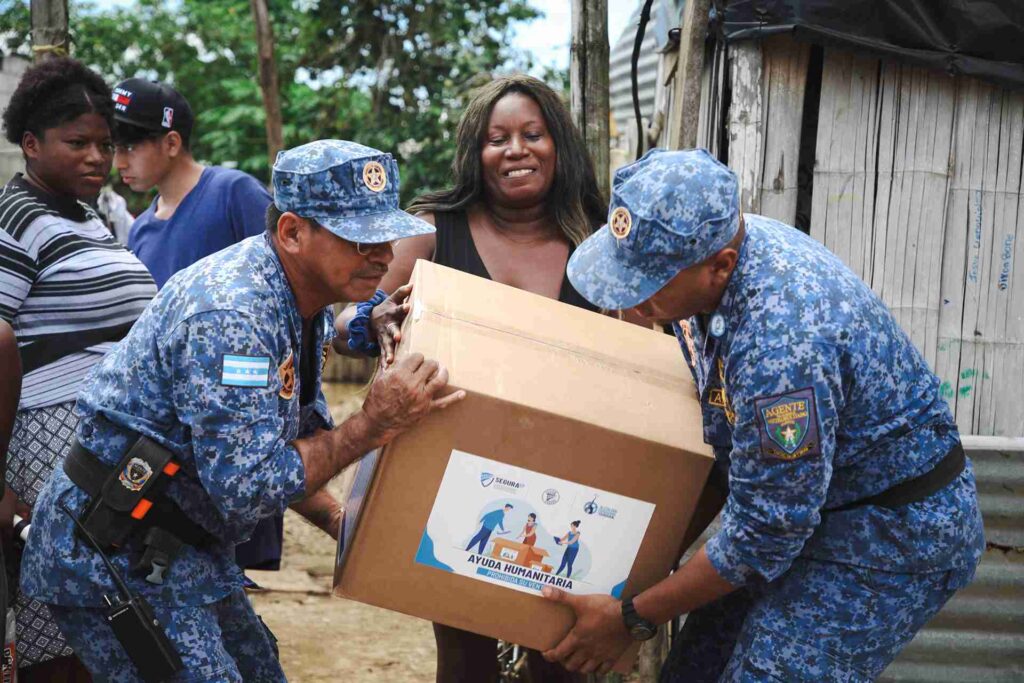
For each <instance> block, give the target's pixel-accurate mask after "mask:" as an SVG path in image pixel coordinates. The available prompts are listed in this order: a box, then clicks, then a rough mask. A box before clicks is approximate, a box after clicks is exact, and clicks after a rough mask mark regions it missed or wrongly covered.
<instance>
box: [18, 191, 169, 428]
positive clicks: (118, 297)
mask: <svg viewBox="0 0 1024 683" xmlns="http://www.w3.org/2000/svg"><path fill="white" fill-rule="evenodd" d="M155 295H156V284H155V283H154V282H153V278H152V277H151V276H150V275H149V272H148V271H147V270H146V267H145V266H144V265H143V264H142V262H140V261H139V260H138V259H137V258H135V256H133V255H132V254H131V252H129V251H128V250H127V249H125V248H124V247H123V246H122V245H120V244H119V243H118V242H117V241H116V240H115V239H114V237H113V236H112V235H111V234H110V231H109V230H107V228H106V226H105V225H104V224H103V221H102V220H100V218H99V216H98V215H97V214H96V212H95V211H93V210H92V208H90V207H89V206H88V205H86V204H83V203H81V202H78V201H74V200H69V199H65V198H60V197H54V196H52V195H50V194H48V193H46V192H43V191H41V190H39V189H38V188H36V187H35V186H33V185H31V184H30V183H28V182H27V181H26V180H25V179H24V177H23V176H22V175H21V174H18V175H16V176H15V177H14V178H12V179H11V181H10V182H8V183H7V185H5V186H4V187H3V189H2V190H0V318H2V319H3V320H5V321H7V322H9V323H10V324H11V326H12V327H13V328H14V333H15V335H17V338H18V348H19V350H20V351H21V352H22V356H23V357H24V356H25V355H26V352H27V351H29V348H30V347H31V346H32V345H40V344H41V345H47V344H49V345H51V348H56V347H55V346H53V345H58V344H61V343H62V342H63V341H65V340H67V339H68V335H75V334H82V333H86V332H95V331H99V332H102V331H103V330H106V329H108V328H109V329H116V328H119V327H123V326H125V325H130V324H131V323H133V322H134V321H135V320H136V319H137V318H138V317H139V315H140V314H141V313H142V311H143V309H144V308H145V307H146V304H147V303H149V300H150V299H152V298H153V297H154V296H155ZM111 345H112V342H98V343H97V344H95V345H93V346H88V347H86V348H85V350H83V351H76V352H73V353H70V354H68V355H65V356H63V357H61V358H57V359H56V360H53V361H52V362H49V363H47V364H45V365H43V366H42V367H39V368H38V369H36V370H32V371H30V372H28V373H26V374H25V376H24V378H23V379H22V389H21V403H20V405H19V410H29V409H33V408H42V407H45V406H50V405H54V404H57V403H62V402H64V401H71V400H74V399H75V396H76V394H77V393H78V389H79V386H80V385H81V382H82V380H83V379H84V378H85V376H86V374H87V373H88V371H89V370H90V369H91V368H92V366H93V365H95V364H96V363H98V362H99V361H100V359H101V358H102V357H103V355H104V354H105V353H106V352H107V351H108V350H109V349H110V347H111ZM41 348H42V349H45V348H47V347H46V346H43V347H38V348H35V349H34V351H35V352H38V351H39V350H40V349H41Z"/></svg>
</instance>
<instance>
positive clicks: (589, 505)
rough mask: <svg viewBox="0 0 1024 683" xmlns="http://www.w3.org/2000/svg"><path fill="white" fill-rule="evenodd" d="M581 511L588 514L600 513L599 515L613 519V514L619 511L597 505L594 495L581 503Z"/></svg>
mask: <svg viewBox="0 0 1024 683" xmlns="http://www.w3.org/2000/svg"><path fill="white" fill-rule="evenodd" d="M583 511H584V512H586V513H587V514H588V515H600V516H601V517H607V518H608V519H615V515H617V514H618V513H619V511H618V510H616V509H615V508H613V507H609V506H607V505H598V504H597V496H596V495H595V496H594V497H593V498H591V499H590V500H589V501H587V502H586V503H584V504H583Z"/></svg>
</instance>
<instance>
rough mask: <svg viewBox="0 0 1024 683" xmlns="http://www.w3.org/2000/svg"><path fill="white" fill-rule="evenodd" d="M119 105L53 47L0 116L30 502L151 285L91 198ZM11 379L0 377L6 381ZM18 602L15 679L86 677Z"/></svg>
mask: <svg viewBox="0 0 1024 683" xmlns="http://www.w3.org/2000/svg"><path fill="white" fill-rule="evenodd" d="M113 113H114V112H113V103H112V101H111V93H110V89H109V88H108V87H107V85H106V84H105V83H104V82H103V79H102V78H100V76H99V75H97V74H96V73H94V72H93V71H91V70H89V69H88V68H86V67H85V66H83V65H82V64H80V63H79V62H77V61H75V60H73V59H70V58H67V57H56V58H51V59H48V60H47V61H44V62H42V63H41V64H38V65H36V66H33V67H32V68H30V69H29V70H27V71H26V72H25V74H24V76H23V77H22V79H21V82H20V83H19V84H18V88H17V90H15V92H14V95H13V96H12V97H11V101H10V104H9V105H8V107H7V110H6V111H5V112H4V115H3V125H4V132H5V134H6V136H7V139H8V140H10V141H11V143H13V144H15V145H20V146H21V150H22V154H23V156H24V158H25V173H24V174H20V173H19V174H17V175H15V176H14V178H12V179H11V180H10V181H9V182H8V183H7V185H6V186H4V188H3V189H2V190H0V320H3V321H5V322H7V323H9V324H10V325H11V327H13V329H14V333H15V335H16V337H17V344H18V351H19V352H20V356H21V362H22V374H23V376H22V385H21V400H20V403H19V405H18V409H17V414H16V416H15V421H14V430H13V434H12V435H11V441H10V446H9V448H8V452H7V463H8V469H7V485H8V486H9V487H10V488H11V489H12V490H13V491H14V493H15V495H17V497H18V498H19V499H20V501H21V502H22V503H24V504H26V505H28V506H31V505H32V504H33V503H34V502H35V498H36V495H37V493H38V492H39V490H40V489H41V488H42V486H43V484H44V483H45V482H46V479H47V478H48V477H49V474H50V473H51V472H52V471H53V470H54V468H56V467H59V466H61V464H62V462H63V459H64V456H65V455H66V453H67V449H68V447H69V444H70V440H71V438H72V436H73V435H74V433H75V426H76V424H77V417H76V416H75V413H74V402H75V396H76V394H77V392H78V387H79V385H80V383H81V381H82V379H83V378H84V377H85V375H86V374H87V373H88V371H89V370H90V368H92V366H94V365H96V364H97V363H98V362H99V361H100V359H101V358H102V357H103V355H104V354H105V353H106V352H107V351H108V350H109V348H110V346H111V345H112V343H113V342H114V341H116V340H118V339H120V338H121V337H123V336H124V334H125V333H126V332H127V330H128V328H130V327H131V325H132V323H134V322H135V320H136V319H137V318H138V317H139V315H140V314H141V313H142V310H143V309H144V308H145V307H146V304H147V303H148V302H149V300H150V299H151V298H153V296H154V295H155V294H156V285H155V284H154V282H153V279H152V278H151V277H150V275H149V273H148V272H147V270H146V267H145V266H144V265H143V264H142V263H141V262H140V261H139V260H138V259H136V258H135V257H134V256H133V255H132V254H131V253H129V252H128V251H127V250H126V249H125V248H124V247H123V246H121V245H120V244H118V243H117V242H116V241H115V240H114V238H113V236H111V234H110V232H109V231H108V230H107V228H106V227H105V225H104V224H103V222H102V221H101V220H100V219H99V217H98V216H97V214H96V212H95V211H94V210H93V209H92V208H91V207H90V206H89V205H88V204H87V203H86V202H89V201H93V200H94V199H95V198H96V196H97V195H98V194H99V191H100V188H101V187H102V186H103V183H104V181H105V180H106V179H107V176H108V174H109V173H110V166H111V161H112V158H113V150H112V145H111V139H110V127H111V125H112V122H113ZM0 353H6V354H10V353H12V351H11V350H10V349H9V348H6V349H3V347H0ZM7 360H9V359H6V358H0V365H6V362H5V361H7ZM14 379H15V378H11V377H3V378H0V383H3V386H0V391H3V392H4V393H5V394H7V393H8V391H9V390H10V389H12V387H13V380H14ZM8 383H10V384H8ZM9 417H10V416H7V415H4V416H0V423H3V422H4V421H5V420H6V419H8V418H9ZM15 608H16V609H17V610H18V634H19V638H18V664H19V666H22V667H27V668H24V669H21V670H20V671H19V679H20V680H23V681H32V680H47V681H56V680H88V678H87V677H86V678H79V677H78V674H76V673H75V670H76V667H75V663H74V660H64V659H62V658H64V657H67V656H68V655H69V654H70V649H69V648H68V647H67V645H66V643H65V642H64V639H63V637H62V636H61V635H60V633H59V632H58V630H57V628H56V626H55V625H54V624H53V621H52V620H51V619H50V616H49V614H48V613H47V612H46V609H45V607H43V606H42V605H41V604H39V603H34V602H32V601H28V600H25V599H23V598H22V597H21V596H18V597H17V599H16V602H15ZM82 671H84V670H82Z"/></svg>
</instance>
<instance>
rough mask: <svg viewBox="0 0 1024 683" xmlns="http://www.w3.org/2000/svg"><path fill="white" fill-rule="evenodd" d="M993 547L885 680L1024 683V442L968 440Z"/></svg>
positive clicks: (891, 667)
mask: <svg viewBox="0 0 1024 683" xmlns="http://www.w3.org/2000/svg"><path fill="white" fill-rule="evenodd" d="M964 447H965V448H966V450H967V452H968V454H969V455H970V457H971V460H972V461H973V462H974V471H975V475H976V477H977V480H978V495H979V497H980V499H981V509H982V515H983V516H984V518H985V536H986V540H987V541H988V544H989V545H988V549H987V550H986V552H985V556H984V558H983V559H982V561H981V564H980V565H979V567H978V573H977V574H976V575H975V577H974V582H973V583H971V585H970V586H968V587H967V588H965V589H964V590H962V591H960V592H959V593H958V594H957V595H956V596H955V597H954V598H953V599H952V600H950V601H949V604H947V605H946V607H945V609H943V610H942V611H941V612H940V613H939V614H938V615H937V616H936V617H935V618H934V619H932V620H931V621H930V622H929V623H928V624H927V626H926V627H925V628H924V630H922V631H921V632H920V633H918V635H917V637H916V638H914V640H913V642H911V643H910V644H909V645H908V646H907V647H906V649H905V650H904V651H903V652H902V653H900V656H899V657H898V658H897V660H896V661H895V662H894V663H893V664H892V666H890V667H889V668H888V669H887V670H886V671H885V673H884V674H883V675H882V677H881V679H879V680H881V681H891V682H893V683H896V682H899V683H1003V682H1004V681H1005V682H1007V683H1008V682H1009V681H1018V682H1019V681H1024V439H1000V438H986V437H970V436H968V437H964Z"/></svg>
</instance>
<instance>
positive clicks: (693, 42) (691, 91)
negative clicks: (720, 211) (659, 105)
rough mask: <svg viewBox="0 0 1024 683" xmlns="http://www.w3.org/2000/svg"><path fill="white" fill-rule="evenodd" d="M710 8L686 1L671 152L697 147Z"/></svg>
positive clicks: (706, 2) (706, 0) (701, 1)
mask: <svg viewBox="0 0 1024 683" xmlns="http://www.w3.org/2000/svg"><path fill="white" fill-rule="evenodd" d="M710 9H711V0H687V3H686V7H685V9H684V10H683V26H682V31H681V32H680V35H679V61H678V62H677V66H676V76H675V92H674V94H673V97H672V115H671V117H670V119H669V124H668V126H669V128H668V136H669V138H668V140H669V147H670V148H672V149H690V148H692V147H695V146H696V145H697V123H698V121H699V120H700V77H701V74H702V73H703V71H704V41H705V38H706V36H707V33H708V12H709V11H710Z"/></svg>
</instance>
